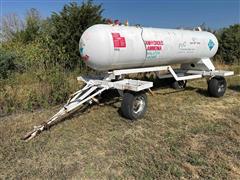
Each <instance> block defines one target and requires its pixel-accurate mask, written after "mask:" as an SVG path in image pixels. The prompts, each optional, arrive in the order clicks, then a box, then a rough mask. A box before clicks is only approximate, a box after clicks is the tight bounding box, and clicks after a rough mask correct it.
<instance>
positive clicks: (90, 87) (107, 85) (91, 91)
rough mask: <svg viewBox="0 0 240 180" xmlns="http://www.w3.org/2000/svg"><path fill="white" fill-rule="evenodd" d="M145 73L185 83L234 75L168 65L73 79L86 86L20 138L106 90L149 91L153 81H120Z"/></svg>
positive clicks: (46, 126)
mask: <svg viewBox="0 0 240 180" xmlns="http://www.w3.org/2000/svg"><path fill="white" fill-rule="evenodd" d="M161 71H167V72H168V73H167V74H164V75H161V74H160V72H161ZM149 72H154V73H156V75H157V77H158V78H160V79H163V78H170V77H173V78H174V79H175V80H176V81H186V80H192V79H199V78H203V77H206V78H209V79H211V78H212V77H215V76H220V77H225V76H231V75H233V74H234V72H233V71H216V70H214V71H210V70H209V71H206V70H184V69H173V68H172V67H171V66H154V67H144V68H131V69H120V70H113V71H109V72H107V73H105V74H103V75H104V76H103V78H101V77H100V76H98V77H97V78H89V77H82V76H80V77H78V78H77V80H79V81H83V82H84V83H85V84H86V85H85V86H84V87H83V88H82V89H80V90H79V91H77V92H75V93H74V94H72V95H71V96H70V98H69V100H68V101H67V103H66V104H65V105H64V107H63V108H61V109H60V111H59V112H58V113H56V114H55V115H54V116H53V117H51V118H50V119H49V120H48V121H47V122H45V123H43V124H41V125H39V126H34V128H33V130H32V131H30V132H28V133H27V134H26V135H25V136H24V137H23V138H22V139H23V140H26V141H28V140H30V139H32V138H33V137H35V136H36V135H37V134H39V133H40V132H41V131H43V130H45V129H48V128H49V127H50V126H52V125H53V124H55V123H56V122H58V121H60V120H62V119H64V118H66V117H67V116H69V115H70V114H72V113H74V112H75V111H77V110H79V109H80V108H81V107H82V106H84V105H86V104H91V103H92V102H93V101H94V102H98V99H97V98H96V97H97V96H99V95H100V94H101V93H102V92H103V91H106V90H108V89H117V90H118V91H119V93H120V95H123V92H124V91H125V90H127V91H133V92H139V91H144V90H150V88H151V87H153V82H151V81H142V80H136V79H125V78H124V76H125V75H128V74H136V73H149Z"/></svg>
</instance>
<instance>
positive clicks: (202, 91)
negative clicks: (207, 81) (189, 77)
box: [185, 86, 209, 97]
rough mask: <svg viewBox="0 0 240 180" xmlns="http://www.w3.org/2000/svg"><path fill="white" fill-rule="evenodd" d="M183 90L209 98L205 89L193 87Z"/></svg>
mask: <svg viewBox="0 0 240 180" xmlns="http://www.w3.org/2000/svg"><path fill="white" fill-rule="evenodd" d="M185 90H187V91H196V92H197V93H198V94H200V95H203V96H205V97H209V94H208V91H207V89H203V88H197V87H193V86H187V87H186V88H185Z"/></svg>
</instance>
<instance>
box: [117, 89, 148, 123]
mask: <svg viewBox="0 0 240 180" xmlns="http://www.w3.org/2000/svg"><path fill="white" fill-rule="evenodd" d="M139 96H142V97H143V99H144V101H145V106H144V108H143V110H142V111H141V112H139V113H137V114H136V113H134V111H133V103H134V101H135V99H136V98H137V97H139ZM146 111H147V95H146V93H145V92H138V93H132V92H126V93H124V95H123V100H122V104H121V112H122V115H123V116H124V117H125V118H127V119H130V120H137V119H141V118H143V116H144V114H145V113H146Z"/></svg>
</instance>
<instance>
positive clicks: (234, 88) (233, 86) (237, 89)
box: [228, 85, 240, 92]
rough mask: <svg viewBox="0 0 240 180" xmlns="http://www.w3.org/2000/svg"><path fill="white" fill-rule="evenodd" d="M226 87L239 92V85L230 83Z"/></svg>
mask: <svg viewBox="0 0 240 180" xmlns="http://www.w3.org/2000/svg"><path fill="white" fill-rule="evenodd" d="M228 89H231V90H233V91H237V92H240V85H230V86H228Z"/></svg>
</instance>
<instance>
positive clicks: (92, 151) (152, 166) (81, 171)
mask: <svg viewBox="0 0 240 180" xmlns="http://www.w3.org/2000/svg"><path fill="white" fill-rule="evenodd" d="M227 81H228V84H229V89H228V91H227V92H226V94H225V96H224V97H223V98H220V99H216V98H210V97H208V96H207V93H206V82H205V81H204V80H198V81H192V82H189V84H188V87H187V89H186V90H185V91H175V90H172V89H170V88H160V89H157V90H155V91H154V92H155V96H150V95H149V96H148V98H149V106H148V111H147V113H146V116H145V118H144V119H141V120H139V121H135V122H132V123H131V122H129V121H128V120H126V119H124V118H122V117H121V116H120V115H119V113H118V110H119V107H120V101H119V100H117V101H115V102H109V103H108V105H105V106H93V107H92V108H91V109H90V110H89V111H87V112H85V113H84V114H81V115H79V114H78V115H76V116H75V117H72V118H70V119H67V120H66V121H64V122H61V123H59V124H58V125H56V126H54V127H52V128H51V129H50V131H46V132H43V133H42V134H41V135H39V136H37V137H36V138H35V139H33V140H32V141H30V142H28V143H25V142H23V141H21V140H20V137H21V136H22V135H23V134H24V133H25V132H26V131H28V130H29V128H30V127H32V126H33V125H36V124H39V123H41V122H42V121H44V120H46V119H48V118H49V117H50V116H51V115H52V114H53V113H54V112H56V111H57V109H58V108H59V107H53V108H50V109H48V110H41V111H35V112H32V113H30V112H24V113H18V114H12V115H10V116H6V117H2V118H1V119H0V145H1V149H0V161H1V164H0V179H5V178H10V179H21V178H24V179H25V178H29V179H35V178H45V179H52V178H53V179H65V178H74V179H79V178H80V177H81V178H83V179H106V178H111V179H112V178H122V179H126V178H127V179H135V178H137V179H149V178H156V179H179V178H181V179H198V178H204V179H205V178H210V179H240V77H231V78H227Z"/></svg>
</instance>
